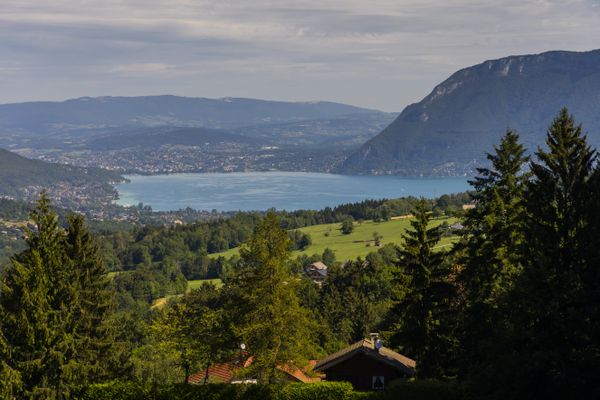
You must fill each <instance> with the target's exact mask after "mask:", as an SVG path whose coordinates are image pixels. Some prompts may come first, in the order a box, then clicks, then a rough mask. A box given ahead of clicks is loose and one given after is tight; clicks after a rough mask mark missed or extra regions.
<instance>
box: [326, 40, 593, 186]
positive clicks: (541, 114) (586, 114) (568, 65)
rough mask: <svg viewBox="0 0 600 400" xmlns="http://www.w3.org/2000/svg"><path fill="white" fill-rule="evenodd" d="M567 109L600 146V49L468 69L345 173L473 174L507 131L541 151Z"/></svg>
mask: <svg viewBox="0 0 600 400" xmlns="http://www.w3.org/2000/svg"><path fill="white" fill-rule="evenodd" d="M564 106H566V107H568V108H569V111H570V112H571V113H573V114H574V116H575V118H576V120H577V121H578V122H580V123H582V124H583V127H584V130H585V131H587V133H588V137H589V140H590V142H591V143H592V144H593V145H594V146H598V145H600V50H595V51H589V52H568V51H552V52H547V53H542V54H537V55H523V56H510V57H506V58H501V59H498V60H490V61H485V62H483V63H481V64H479V65H475V66H472V67H469V68H465V69H462V70H460V71H458V72H456V73H454V74H453V75H452V76H450V78H448V79H447V80H445V81H444V82H442V83H441V84H439V85H438V86H436V87H435V88H434V89H433V91H432V92H431V93H430V94H429V95H428V96H427V97H425V98H424V99H423V100H422V101H420V102H419V103H416V104H412V105H409V106H408V107H406V108H405V109H404V110H403V111H402V113H401V114H400V115H399V116H398V117H397V118H396V120H395V121H394V122H392V123H391V124H390V125H389V126H388V127H387V128H385V129H384V130H383V131H382V132H381V133H380V134H379V135H377V136H375V137H374V138H372V139H371V140H369V141H368V142H366V143H365V144H364V145H363V146H362V147H361V148H360V149H358V150H357V151H355V152H354V153H352V154H351V155H350V156H349V157H348V158H347V159H346V160H345V161H344V162H343V163H342V164H341V165H340V166H339V167H337V171H338V172H342V173H359V174H400V175H418V174H427V175H455V174H469V173H472V172H473V169H474V167H475V166H476V165H480V164H481V163H482V162H483V160H484V153H485V152H490V151H492V146H493V145H494V144H496V143H498V141H499V139H500V137H501V136H502V135H503V134H504V132H505V131H506V129H507V128H513V129H516V130H517V131H518V132H519V133H520V135H521V138H522V141H523V142H524V144H525V145H526V146H527V147H528V148H529V150H530V151H535V150H536V148H537V146H540V145H543V141H544V137H545V134H546V129H547V127H548V126H549V124H550V123H551V121H552V118H553V117H555V116H556V115H557V114H558V112H559V110H560V109H561V108H562V107H564Z"/></svg>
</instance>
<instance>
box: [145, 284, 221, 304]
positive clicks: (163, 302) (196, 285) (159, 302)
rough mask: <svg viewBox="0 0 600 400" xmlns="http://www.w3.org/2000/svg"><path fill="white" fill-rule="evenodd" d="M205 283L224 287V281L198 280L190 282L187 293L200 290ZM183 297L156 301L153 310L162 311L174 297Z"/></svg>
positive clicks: (170, 297)
mask: <svg viewBox="0 0 600 400" xmlns="http://www.w3.org/2000/svg"><path fill="white" fill-rule="evenodd" d="M204 283H212V284H214V285H215V286H216V287H221V286H223V281H221V280H220V279H219V278H217V279H197V280H193V281H188V287H187V291H188V292H189V291H190V290H194V289H198V288H199V287H200V286H202V285H203V284H204ZM181 296H183V295H181V294H172V295H169V296H166V297H161V298H160V299H156V300H154V303H152V307H151V308H153V309H161V308H163V307H164V306H166V305H167V303H168V302H169V299H172V298H173V297H181Z"/></svg>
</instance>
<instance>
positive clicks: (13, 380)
mask: <svg viewBox="0 0 600 400" xmlns="http://www.w3.org/2000/svg"><path fill="white" fill-rule="evenodd" d="M0 311H1V310H0ZM2 318H3V316H2V314H0V321H2ZM11 357H12V356H11V351H10V349H9V348H8V344H7V343H6V340H5V339H4V337H3V336H2V325H1V323H0V399H1V400H10V399H14V398H15V396H16V394H17V393H18V392H20V388H21V384H22V382H21V376H20V374H19V373H18V372H17V371H16V370H15V369H13V368H12V367H11V366H10V365H9V362H10V360H11Z"/></svg>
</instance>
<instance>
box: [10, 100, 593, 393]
mask: <svg viewBox="0 0 600 400" xmlns="http://www.w3.org/2000/svg"><path fill="white" fill-rule="evenodd" d="M546 144H547V146H546V148H545V149H540V150H538V152H537V153H535V155H534V157H533V159H530V158H529V157H528V156H527V151H526V149H524V147H523V146H522V145H521V144H520V143H519V136H518V134H517V133H515V132H512V131H509V132H507V134H506V135H505V136H504V137H503V138H502V140H501V142H500V144H499V145H498V146H497V147H496V148H495V151H494V152H493V154H489V155H488V159H489V161H490V166H489V168H482V169H480V170H479V171H478V176H477V177H476V178H475V179H474V181H473V182H472V184H473V187H474V189H475V191H474V193H472V199H473V201H474V202H475V204H476V208H475V209H473V210H471V211H469V212H468V213H467V215H466V217H465V219H464V220H463V224H464V230H463V235H462V237H461V239H460V241H459V242H458V243H456V244H455V245H454V247H453V248H452V250H450V251H443V250H441V249H440V248H439V242H440V240H441V237H442V232H441V229H440V228H439V227H432V225H431V224H430V218H432V216H433V214H432V212H431V211H432V209H435V207H443V206H446V207H448V206H449V205H451V204H453V203H454V202H455V201H462V200H456V199H452V198H450V197H448V198H444V199H443V201H442V199H441V198H440V199H438V201H437V202H435V203H432V202H431V201H426V200H423V199H421V200H417V201H416V202H414V204H413V208H412V209H411V212H412V213H413V215H414V218H413V219H412V220H411V229H410V230H408V231H407V232H406V233H405V235H404V237H403V239H404V240H403V245H402V246H396V245H391V244H388V245H386V246H383V247H381V248H379V249H378V250H377V252H373V253H371V254H370V255H369V256H367V257H366V259H364V260H363V259H358V260H355V261H352V262H347V263H339V262H335V254H334V253H333V252H331V251H330V250H326V251H325V252H324V253H323V255H322V256H319V257H321V258H322V259H323V261H325V262H326V264H328V265H329V266H330V268H329V270H328V275H327V277H326V279H325V281H324V282H323V283H322V284H321V285H317V284H315V283H314V282H312V281H311V280H309V279H307V278H306V277H305V276H303V274H302V267H303V266H304V265H305V264H306V263H308V262H310V261H311V258H310V257H306V256H304V257H303V258H302V259H300V258H299V259H297V260H291V259H290V252H291V250H292V249H293V248H295V246H297V244H295V245H294V244H292V242H293V241H297V242H300V241H301V240H302V237H301V235H297V234H295V233H294V231H291V233H290V230H289V229H291V227H290V224H292V225H293V224H295V223H297V222H298V221H296V222H291V220H290V219H287V220H286V218H288V217H289V214H285V215H283V216H282V215H281V214H279V215H277V214H275V213H268V214H267V215H266V216H264V217H262V218H261V217H260V216H256V217H255V216H252V215H251V214H244V216H241V217H240V218H249V220H251V221H252V223H254V224H255V225H251V224H250V223H248V225H246V224H241V226H236V225H235V221H236V220H235V219H232V220H230V221H231V222H228V224H231V225H230V227H229V228H228V229H229V232H240V231H241V230H244V232H247V237H245V239H244V240H243V242H244V244H243V246H242V249H241V251H240V257H239V259H237V260H236V261H235V262H234V263H233V264H231V265H229V266H228V267H227V268H224V269H223V270H222V271H221V276H222V277H223V286H222V287H220V288H217V287H216V286H214V285H209V284H206V285H203V286H202V287H200V289H197V290H193V291H191V292H190V293H188V294H186V295H184V296H182V297H180V298H174V299H173V300H172V301H171V304H169V305H168V306H167V307H165V308H164V309H155V310H153V311H148V310H147V309H146V310H145V311H144V312H139V308H138V309H137V310H138V311H133V308H132V311H131V312H130V314H128V317H127V318H129V321H128V323H129V326H130V328H131V329H130V330H131V332H130V333H127V334H125V333H123V332H120V333H119V332H116V331H115V325H118V324H123V318H125V317H123V315H121V316H116V315H115V314H114V302H113V301H112V299H113V297H112V296H113V292H111V289H110V288H109V286H111V285H112V288H115V287H116V288H120V289H121V291H125V292H127V291H131V290H134V288H133V287H131V288H129V287H125V286H119V285H122V284H123V281H121V280H120V279H117V277H120V276H121V275H123V276H126V275H127V274H125V273H121V274H119V275H117V277H115V279H114V280H113V282H112V283H110V282H109V281H108V280H107V278H106V270H105V269H104V267H103V264H102V261H101V259H100V256H99V250H98V247H96V245H95V244H94V242H93V240H92V239H91V237H90V235H89V233H88V232H87V230H86V229H85V227H84V225H83V221H82V219H81V218H80V217H71V218H70V219H69V224H68V227H67V228H66V229H65V230H63V229H61V228H59V227H58V226H57V224H56V217H55V215H53V213H52V212H51V210H50V209H49V207H48V203H47V200H46V199H42V201H41V202H40V205H39V206H38V208H37V209H36V211H35V212H34V213H33V220H34V222H35V224H36V226H37V229H36V230H32V231H31V232H29V233H28V238H27V244H28V249H27V250H25V251H24V252H23V253H20V254H19V255H18V256H16V257H14V259H13V262H12V264H11V266H10V267H9V268H8V269H7V270H6V272H5V274H4V276H3V280H2V289H1V292H0V317H2V319H1V322H0V380H1V381H2V382H3V383H4V384H3V385H2V388H1V391H0V395H2V396H5V397H6V396H9V395H11V394H12V395H15V394H16V395H23V396H29V397H35V396H47V397H48V398H65V397H67V396H68V395H69V394H70V393H71V391H72V390H73V388H74V387H75V386H76V384H77V383H84V384H86V383H89V382H93V381H95V380H102V379H107V378H109V377H110V375H111V374H110V372H109V371H115V369H111V368H108V367H107V366H108V365H111V363H113V364H114V360H115V358H116V357H120V360H121V363H120V364H119V365H121V366H123V368H121V377H128V378H129V379H140V380H152V381H155V382H167V381H170V380H171V381H172V380H177V381H187V380H188V378H189V376H190V374H192V373H194V372H198V371H203V370H206V371H207V370H208V367H209V366H210V365H211V364H214V363H216V362H220V361H226V360H230V359H231V357H234V356H236V355H237V356H239V355H240V354H242V355H244V356H249V355H252V356H253V358H252V363H251V366H250V367H249V368H247V369H244V371H245V373H246V374H248V375H250V376H252V377H256V378H258V379H259V380H260V381H262V382H273V381H276V380H277V378H278V374H279V373H280V372H279V367H281V366H282V365H283V366H291V365H295V366H302V365H304V363H305V362H306V360H308V359H310V358H320V357H322V356H324V355H326V354H328V353H330V352H333V351H337V350H339V349H340V348H341V347H343V346H346V345H348V344H349V343H352V342H354V341H357V340H359V339H362V338H364V337H366V335H367V334H368V333H369V332H373V331H379V332H380V333H381V337H382V338H383V340H384V342H385V344H386V346H388V347H391V348H394V349H396V350H398V351H400V352H402V353H403V354H405V355H407V356H409V357H412V358H414V359H416V361H417V373H418V377H419V378H433V379H444V380H447V379H453V380H456V381H458V382H460V383H461V384H463V385H464V388H465V389H466V390H467V391H468V392H470V393H471V394H472V395H474V396H475V397H476V398H493V399H496V398H503V399H507V398H508V399H511V398H514V399H517V398H566V397H575V398H580V397H584V396H588V397H595V395H598V394H600V384H599V383H598V379H597V374H598V372H600V340H599V338H600V298H599V297H600V295H599V291H598V287H600V269H599V265H600V263H599V261H600V260H599V258H600V252H599V251H598V249H599V248H600V243H598V242H599V241H600V235H599V234H598V233H599V232H598V231H599V230H600V211H599V209H598V204H600V169H599V166H598V162H597V160H596V153H595V151H594V150H592V149H590V147H589V146H588V145H587V143H586V137H585V136H584V135H583V133H582V130H581V127H579V126H577V125H576V124H575V122H574V119H573V117H572V116H570V115H569V114H568V112H567V111H566V110H563V111H562V112H561V113H560V115H559V116H558V117H557V118H556V119H555V120H554V121H553V123H552V125H551V126H550V128H549V130H548V135H547V142H546ZM386 204H387V205H388V206H389V203H386V202H381V203H377V204H373V206H374V207H371V210H372V209H377V208H379V207H381V206H383V205H386ZM367 209H368V207H364V205H362V206H360V207H357V208H356V210H355V211H356V212H357V213H358V214H357V216H356V217H358V218H360V215H359V214H360V213H363V212H366V210H367ZM346 211H348V210H346ZM323 215H324V214H323ZM346 215H351V213H350V212H349V211H348V213H347V214H346ZM356 217H354V218H356ZM345 218H347V217H345ZM237 221H242V220H241V219H240V220H237ZM338 222H339V221H338ZM214 223H215V224H216V225H215V227H212V228H211V227H210V226H209V227H208V228H198V227H181V228H177V229H175V230H174V231H173V232H174V233H171V232H169V235H161V234H159V233H156V231H155V230H152V229H149V230H147V231H143V230H142V231H137V232H134V233H132V234H133V235H136V237H137V238H138V239H140V240H136V241H135V243H141V242H144V240H147V239H148V240H152V241H154V243H155V244H156V245H155V246H152V247H151V249H152V250H148V254H149V257H150V259H149V260H146V261H142V263H147V264H149V265H152V263H156V262H164V263H167V262H168V261H169V260H176V258H177V253H171V251H172V250H171V249H170V247H169V246H168V245H166V243H171V244H173V245H174V246H176V245H177V243H178V242H179V241H180V240H182V241H183V242H185V243H186V246H191V247H190V248H192V247H193V248H195V249H196V250H197V251H199V252H200V253H201V254H202V255H205V254H204V253H203V251H204V250H205V247H203V246H204V244H201V243H205V242H200V241H199V242H195V243H196V244H192V243H193V241H192V238H193V235H188V234H187V232H188V230H193V229H207V230H206V231H205V232H219V229H220V227H223V226H224V225H223V224H222V223H220V222H219V223H217V222H214ZM294 227H296V226H294ZM159 232H160V233H165V232H167V231H164V230H163V231H159ZM203 232H204V231H203ZM173 235H181V237H180V239H178V240H173V241H172V242H169V240H170V239H173V238H174V237H176V236H173ZM227 235H229V234H227ZM232 237H233V236H232ZM149 238H151V239H149ZM113 240H118V238H117V237H116V236H113ZM236 240H237V239H236ZM240 242H242V240H241V238H240ZM122 249H123V254H130V257H131V260H134V259H135V257H138V255H136V254H135V252H134V251H132V250H131V249H130V248H129V246H123V247H122ZM157 249H158V250H157ZM160 249H162V250H160ZM128 257H129V256H128ZM140 257H141V259H142V260H144V258H147V257H146V256H145V255H144V251H142V253H141V256H140ZM155 257H162V258H163V259H160V260H159V259H157V258H155ZM178 261H179V262H182V260H178ZM132 262H133V261H132ZM165 265H167V264H165ZM136 271H137V269H136ZM170 271H171V272H165V273H166V274H169V275H171V276H173V277H175V278H174V279H176V276H177V274H176V273H175V272H176V271H178V269H177V268H176V267H173V268H172V270H170ZM179 271H180V272H181V269H179ZM123 279H125V278H123ZM128 279H130V278H128ZM136 313H137V314H136ZM134 314H135V315H137V316H132V315H134ZM111 321H112V322H111ZM115 321H118V322H117V323H115ZM115 338H116V339H115ZM117 339H118V340H117ZM119 341H126V342H128V343H129V347H128V349H129V350H131V351H129V352H127V351H123V350H122V349H121V351H119V350H118V349H115V344H118V343H119ZM241 343H243V344H244V345H245V346H244V350H243V351H242V350H241V349H240V344H241ZM117 347H118V346H117ZM123 360H125V361H123ZM125 367H126V368H125Z"/></svg>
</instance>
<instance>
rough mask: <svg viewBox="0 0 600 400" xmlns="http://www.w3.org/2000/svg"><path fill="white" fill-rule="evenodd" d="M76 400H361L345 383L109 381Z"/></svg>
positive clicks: (90, 388)
mask: <svg viewBox="0 0 600 400" xmlns="http://www.w3.org/2000/svg"><path fill="white" fill-rule="evenodd" d="M77 399H78V400H146V399H148V400H180V399H181V400H320V399H328V400H362V399H365V394H363V393H359V392H355V391H354V390H353V389H352V385H351V384H349V383H346V382H318V383H308V384H305V383H290V384H277V385H230V384H208V385H161V386H153V385H151V384H141V383H136V382H121V381H113V382H108V383H101V384H96V385H91V386H89V387H88V388H86V389H84V390H83V391H82V393H81V394H80V395H79V396H77Z"/></svg>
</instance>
